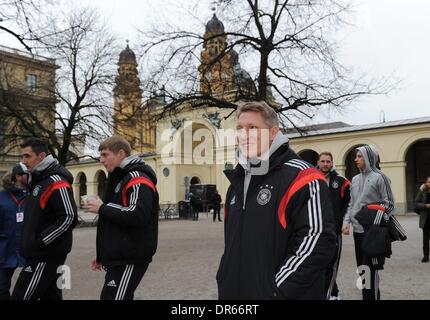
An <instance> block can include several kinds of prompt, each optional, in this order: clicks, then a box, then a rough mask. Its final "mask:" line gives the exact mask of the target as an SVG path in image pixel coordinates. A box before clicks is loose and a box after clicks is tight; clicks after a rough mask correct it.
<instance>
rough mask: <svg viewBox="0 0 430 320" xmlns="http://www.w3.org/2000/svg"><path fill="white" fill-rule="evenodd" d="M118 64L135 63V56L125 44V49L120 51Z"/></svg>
mask: <svg viewBox="0 0 430 320" xmlns="http://www.w3.org/2000/svg"><path fill="white" fill-rule="evenodd" d="M119 62H120V63H121V62H123V63H127V62H128V63H130V62H133V63H136V55H135V54H134V52H133V50H131V49H130V47H129V46H128V43H127V47H126V48H125V49H124V50H122V51H121V53H120V54H119Z"/></svg>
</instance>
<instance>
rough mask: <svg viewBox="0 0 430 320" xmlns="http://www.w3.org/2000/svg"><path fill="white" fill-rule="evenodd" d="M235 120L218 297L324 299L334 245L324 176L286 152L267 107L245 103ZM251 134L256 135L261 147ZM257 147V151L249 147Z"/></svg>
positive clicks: (228, 174)
mask: <svg viewBox="0 0 430 320" xmlns="http://www.w3.org/2000/svg"><path fill="white" fill-rule="evenodd" d="M236 117H237V118H236V119H237V121H236V129H237V131H238V137H239V138H238V144H239V150H240V151H239V153H238V155H239V165H237V166H236V168H235V169H234V170H231V171H225V173H226V175H227V178H228V179H229V180H230V182H231V185H230V187H229V189H228V191H227V195H226V201H225V213H224V215H225V220H224V223H225V247H224V254H223V256H222V258H221V262H220V266H219V269H218V273H217V282H218V294H219V298H220V299H321V300H322V299H325V291H324V287H325V285H324V282H325V269H326V267H327V264H328V263H329V261H330V260H331V258H332V256H333V254H334V248H335V231H334V222H333V213H332V208H331V201H330V195H329V191H328V188H327V184H326V182H325V177H324V176H323V175H322V174H321V173H320V172H319V171H318V170H317V169H315V168H311V166H310V165H309V164H307V163H306V162H305V161H303V160H301V159H300V158H299V157H298V156H297V155H296V154H295V153H294V152H293V151H292V150H291V149H290V148H289V144H288V139H287V137H286V136H284V135H282V133H281V132H280V131H279V129H278V127H279V124H278V121H277V115H276V113H275V112H274V111H273V109H272V108H271V107H269V106H267V104H266V103H264V102H248V103H245V104H243V105H241V106H240V107H239V109H238V111H237V116H236ZM264 129H267V130H268V131H269V135H268V136H269V137H270V142H269V146H270V148H269V147H268V146H267V144H266V149H265V148H264V147H263V145H265V142H262V141H260V140H262V139H261V138H260V137H262V135H261V134H260V130H264ZM252 130H257V131H258V133H257V137H258V138H257V140H258V143H256V141H255V140H253V138H252V137H251V136H252V134H251V133H250V132H251V131H252ZM260 142H261V143H260ZM259 145H261V146H262V147H261V149H258V148H259V147H258V146H259ZM255 146H257V151H256V152H254V151H249V150H246V149H247V148H254V147H255ZM244 150H245V152H246V154H245V152H244ZM254 153H255V155H257V157H258V159H260V161H259V162H258V161H255V160H254V159H256V158H257V157H255V155H254ZM262 154H265V156H264V157H262V156H261V155H262ZM267 155H268V156H267ZM265 159H266V160H265ZM267 159H268V161H267ZM257 162H258V164H257ZM256 166H257V167H258V168H257V169H256ZM261 168H265V169H264V171H260V169H261Z"/></svg>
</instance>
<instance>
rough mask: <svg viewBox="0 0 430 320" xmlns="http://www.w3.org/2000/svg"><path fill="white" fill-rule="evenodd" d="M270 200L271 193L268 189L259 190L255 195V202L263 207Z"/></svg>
mask: <svg viewBox="0 0 430 320" xmlns="http://www.w3.org/2000/svg"><path fill="white" fill-rule="evenodd" d="M272 188H273V187H272ZM271 198H272V193H271V192H270V190H269V189H268V188H264V189H261V190H260V192H259V193H258V195H257V202H258V204H259V205H261V206H264V205H266V204H268V203H269V201H270V199H271Z"/></svg>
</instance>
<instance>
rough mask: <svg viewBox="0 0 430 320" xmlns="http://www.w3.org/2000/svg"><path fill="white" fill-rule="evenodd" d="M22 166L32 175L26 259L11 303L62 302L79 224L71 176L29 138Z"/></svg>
mask: <svg viewBox="0 0 430 320" xmlns="http://www.w3.org/2000/svg"><path fill="white" fill-rule="evenodd" d="M21 148H22V150H21V153H22V162H23V163H24V164H25V165H26V166H27V168H28V170H29V171H30V180H29V182H30V185H29V196H28V198H27V200H26V206H25V211H24V222H23V223H24V224H23V232H22V238H21V254H22V256H23V257H24V258H25V259H26V265H25V267H24V268H23V269H22V271H21V273H20V275H19V278H18V280H17V282H16V284H15V287H14V291H13V293H12V299H17V300H22V299H24V300H29V299H45V300H46V299H52V300H57V299H62V291H61V289H62V288H61V285H60V287H59V286H58V284H57V283H60V284H61V281H58V280H59V279H58V277H59V274H57V272H59V273H62V270H60V269H59V267H60V266H62V265H63V264H64V262H65V260H66V257H67V254H68V253H69V252H70V250H71V249H72V241H73V239H72V237H73V236H72V230H73V228H74V227H75V226H76V223H77V209H76V204H75V201H74V199H73V191H72V187H71V185H72V183H73V177H72V175H71V174H70V173H69V172H68V171H67V170H66V169H65V168H64V167H63V166H61V165H59V164H58V161H57V160H55V159H54V158H53V157H52V155H48V147H47V145H46V143H45V142H43V141H42V140H39V139H36V138H30V139H28V140H26V141H25V142H24V143H22V144H21Z"/></svg>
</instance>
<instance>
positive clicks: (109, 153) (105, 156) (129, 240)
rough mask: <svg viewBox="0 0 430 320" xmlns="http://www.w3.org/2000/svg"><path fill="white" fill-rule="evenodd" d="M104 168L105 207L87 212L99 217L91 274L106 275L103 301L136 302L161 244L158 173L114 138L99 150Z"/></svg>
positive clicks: (92, 203)
mask: <svg viewBox="0 0 430 320" xmlns="http://www.w3.org/2000/svg"><path fill="white" fill-rule="evenodd" d="M99 151H100V162H101V163H102V164H103V165H104V166H105V168H106V170H107V171H108V173H109V176H108V181H107V186H106V192H105V194H104V197H103V201H102V200H100V199H97V200H89V201H88V203H86V204H85V205H84V209H86V210H87V211H89V212H93V213H95V214H98V215H99V220H98V225H97V257H96V258H95V259H93V261H92V267H93V270H100V269H101V267H104V268H105V270H106V277H105V283H104V286H103V289H102V292H101V296H100V299H102V300H132V299H133V297H134V291H135V290H136V288H137V286H138V285H139V283H140V281H141V280H142V277H143V275H144V274H145V272H146V269H147V268H148V265H149V263H150V262H151V261H152V256H153V255H154V253H155V251H156V249H157V240H158V210H159V203H158V192H157V189H156V187H155V186H156V184H157V178H156V176H155V173H154V171H153V170H152V169H151V167H149V166H148V165H146V164H145V163H144V162H143V161H142V160H141V159H140V157H139V156H138V155H135V156H131V147H130V144H129V143H128V142H127V141H126V140H125V139H124V138H122V137H117V136H114V137H111V138H109V139H107V140H105V141H103V142H102V143H101V144H100V147H99Z"/></svg>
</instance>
